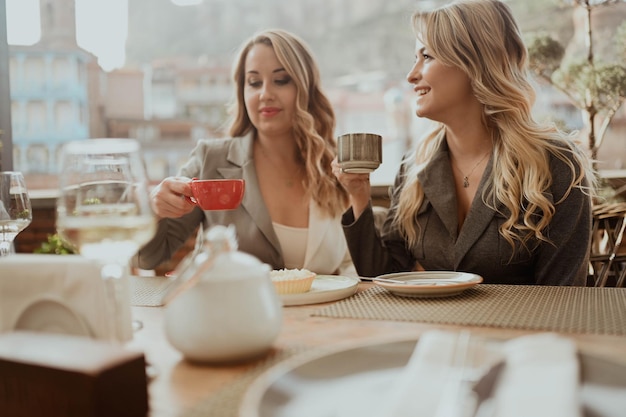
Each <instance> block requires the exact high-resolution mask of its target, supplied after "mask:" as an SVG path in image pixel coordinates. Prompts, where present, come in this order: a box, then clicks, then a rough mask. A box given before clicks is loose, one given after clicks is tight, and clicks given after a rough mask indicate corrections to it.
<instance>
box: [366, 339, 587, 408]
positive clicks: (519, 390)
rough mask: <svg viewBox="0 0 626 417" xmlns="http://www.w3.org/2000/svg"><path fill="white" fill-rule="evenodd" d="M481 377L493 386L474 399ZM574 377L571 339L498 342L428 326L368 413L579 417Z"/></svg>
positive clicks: (576, 376) (576, 368)
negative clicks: (406, 361)
mask: <svg viewBox="0 0 626 417" xmlns="http://www.w3.org/2000/svg"><path fill="white" fill-rule="evenodd" d="M503 362H504V366H503V365H502V363H503ZM496 365H498V366H496ZM490 369H493V371H492V372H489V370H490ZM496 371H498V372H496ZM488 372H489V377H488V378H484V379H483V377H484V376H485V375H487V373H488ZM494 376H495V378H494ZM487 379H488V380H490V381H491V382H490V384H492V383H495V388H493V389H492V388H490V389H489V391H490V392H488V393H487V395H484V394H485V393H482V396H483V398H480V396H481V395H477V392H474V390H473V388H474V387H475V386H476V383H478V382H479V381H483V380H487ZM579 380H580V376H579V365H578V356H577V353H576V346H575V344H574V342H572V341H571V340H569V339H566V338H563V337H559V336H557V335H554V334H545V333H544V334H537V335H532V336H524V337H520V338H517V339H513V340H511V341H509V342H505V343H502V342H497V341H493V340H491V341H490V340H485V339H482V338H478V337H474V336H471V335H470V333H469V332H466V331H464V332H460V333H455V332H444V331H430V332H426V333H424V334H423V335H422V336H420V338H419V340H418V342H417V344H416V346H415V350H414V351H413V354H412V355H411V358H410V359H409V362H408V363H407V365H406V366H405V367H404V368H403V369H402V371H401V372H400V374H399V376H398V378H396V379H395V381H394V382H393V384H392V385H391V386H390V387H389V389H388V391H387V393H386V394H385V395H384V396H383V397H382V399H381V401H380V404H379V408H378V409H377V410H376V412H375V413H373V414H371V415H372V416H374V415H375V416H384V417H412V416H432V417H470V416H489V417H529V416H532V417H543V416H545V417H579V416H581V415H582V414H581V405H580V401H579V399H578V398H579V393H580V391H579ZM490 386H491V385H490ZM485 397H487V398H485ZM479 400H482V401H480V404H479V403H478V402H479Z"/></svg>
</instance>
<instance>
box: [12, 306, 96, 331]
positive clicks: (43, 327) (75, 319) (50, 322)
mask: <svg viewBox="0 0 626 417" xmlns="http://www.w3.org/2000/svg"><path fill="white" fill-rule="evenodd" d="M14 329H15V330H31V331H38V332H48V333H61V334H69V335H75V336H88V337H91V336H92V334H91V331H90V330H89V325H88V324H87V323H86V322H85V321H84V320H83V319H82V317H81V316H80V315H79V314H77V313H75V312H74V311H73V310H72V309H71V308H69V307H68V306H66V305H65V304H63V302H62V301H57V300H53V299H43V300H37V301H35V302H34V303H32V304H30V305H29V306H28V307H26V308H25V309H24V311H22V313H21V314H20V315H19V317H18V319H17V320H16V322H15V326H14Z"/></svg>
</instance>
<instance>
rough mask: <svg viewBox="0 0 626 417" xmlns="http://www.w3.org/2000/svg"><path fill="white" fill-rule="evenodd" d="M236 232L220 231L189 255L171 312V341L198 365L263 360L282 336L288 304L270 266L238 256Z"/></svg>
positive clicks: (173, 294) (169, 306)
mask: <svg viewBox="0 0 626 417" xmlns="http://www.w3.org/2000/svg"><path fill="white" fill-rule="evenodd" d="M234 230H235V229H234V227H233V226H229V227H228V228H226V227H224V226H215V227H213V228H212V229H210V230H209V231H208V232H207V233H206V235H205V241H204V244H203V246H202V250H200V251H194V253H192V254H189V255H187V257H186V258H185V259H183V261H181V265H180V267H179V268H177V270H176V271H175V274H176V275H177V278H176V280H177V282H176V283H175V286H174V288H173V289H172V290H170V291H169V293H168V296H169V297H167V296H166V300H167V299H168V298H169V301H166V302H167V304H166V307H165V335H166V337H167V339H168V341H169V342H170V344H171V345H172V346H174V347H175V348H176V349H178V350H179V351H180V352H182V353H183V355H184V356H185V358H186V359H188V360H190V361H194V362H232V361H238V360H245V359H250V358H253V357H255V356H260V355H262V354H263V353H265V352H266V351H268V350H269V349H270V348H271V346H272V345H273V343H274V341H275V340H276V338H277V337H278V334H279V333H280V329H281V325H282V304H281V301H280V299H279V298H278V295H277V294H276V291H275V290H274V286H273V284H272V281H271V280H270V277H269V271H270V269H271V268H270V266H269V265H267V264H264V263H261V261H259V260H258V259H257V258H255V257H254V256H252V255H249V254H247V253H244V252H239V251H237V250H236V241H235V238H234V236H235V231H234Z"/></svg>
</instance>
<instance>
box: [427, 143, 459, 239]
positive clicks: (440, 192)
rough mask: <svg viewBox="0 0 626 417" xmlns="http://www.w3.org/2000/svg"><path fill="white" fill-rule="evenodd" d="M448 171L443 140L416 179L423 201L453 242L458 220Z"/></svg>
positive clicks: (447, 157) (447, 159)
mask: <svg viewBox="0 0 626 417" xmlns="http://www.w3.org/2000/svg"><path fill="white" fill-rule="evenodd" d="M450 169H451V166H450V158H449V156H448V145H447V144H446V141H445V140H443V141H442V143H441V145H440V146H439V150H438V151H437V153H436V154H435V156H434V158H433V159H432V161H431V162H430V163H429V164H428V165H427V166H426V167H425V168H424V169H423V170H422V171H420V172H419V173H418V174H417V178H418V180H419V181H420V183H421V184H422V186H423V187H424V197H425V200H427V201H428V202H430V204H431V205H432V206H433V209H434V210H435V211H436V212H437V215H438V216H439V218H440V219H441V220H442V222H443V224H444V225H445V227H446V230H447V231H448V233H449V235H450V237H451V238H452V240H453V241H455V240H456V237H457V229H458V223H459V219H458V214H457V210H456V194H455V193H454V191H453V190H454V179H453V177H452V172H451V170H450ZM424 203H426V201H424ZM426 244H428V243H427V242H426Z"/></svg>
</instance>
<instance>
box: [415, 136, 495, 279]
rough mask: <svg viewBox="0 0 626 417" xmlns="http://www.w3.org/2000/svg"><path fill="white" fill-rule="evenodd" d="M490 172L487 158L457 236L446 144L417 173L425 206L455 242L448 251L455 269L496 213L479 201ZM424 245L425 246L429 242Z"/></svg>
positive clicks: (457, 219) (452, 180) (490, 168)
mask: <svg viewBox="0 0 626 417" xmlns="http://www.w3.org/2000/svg"><path fill="white" fill-rule="evenodd" d="M492 169H493V160H492V159H490V160H489V162H488V163H487V166H486V167H485V172H484V174H483V177H482V178H481V180H480V184H479V185H478V189H477V191H476V195H475V196H474V200H473V201H472V205H471V207H470V210H469V213H468V214H467V218H466V219H465V222H464V223H463V228H462V229H461V232H460V233H459V232H458V224H459V218H458V213H457V209H456V205H457V201H456V193H455V192H454V189H455V185H454V177H453V175H452V166H451V165H450V157H449V152H448V145H447V143H446V141H445V140H443V141H442V143H441V145H440V147H439V150H438V151H437V153H436V154H435V156H434V158H433V160H432V161H431V163H429V164H428V165H427V166H426V167H425V168H424V170H422V171H421V172H420V173H419V174H418V179H419V181H420V182H421V183H422V185H423V187H424V194H425V198H426V201H425V203H426V202H429V203H430V204H431V205H432V206H433V209H434V210H435V211H436V212H437V215H438V216H439V218H440V219H441V220H442V222H443V223H444V225H445V227H446V230H447V232H448V233H449V235H450V237H451V240H452V241H453V242H455V244H454V248H450V249H451V250H452V249H454V267H455V268H458V266H459V265H460V264H461V261H462V260H463V257H464V256H465V255H466V254H467V252H468V251H469V249H470V248H471V247H472V245H473V244H474V243H475V242H476V240H478V238H479V237H480V236H481V235H482V234H483V232H484V231H485V229H486V228H487V226H488V225H489V223H491V221H492V219H493V217H494V216H495V214H496V213H495V211H493V210H492V209H490V208H489V207H487V206H486V205H485V204H484V203H483V201H482V193H483V190H484V188H485V186H486V184H487V182H488V178H489V177H490V176H491V171H492ZM448 190H449V191H448ZM425 244H426V245H427V244H428V242H425Z"/></svg>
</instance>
